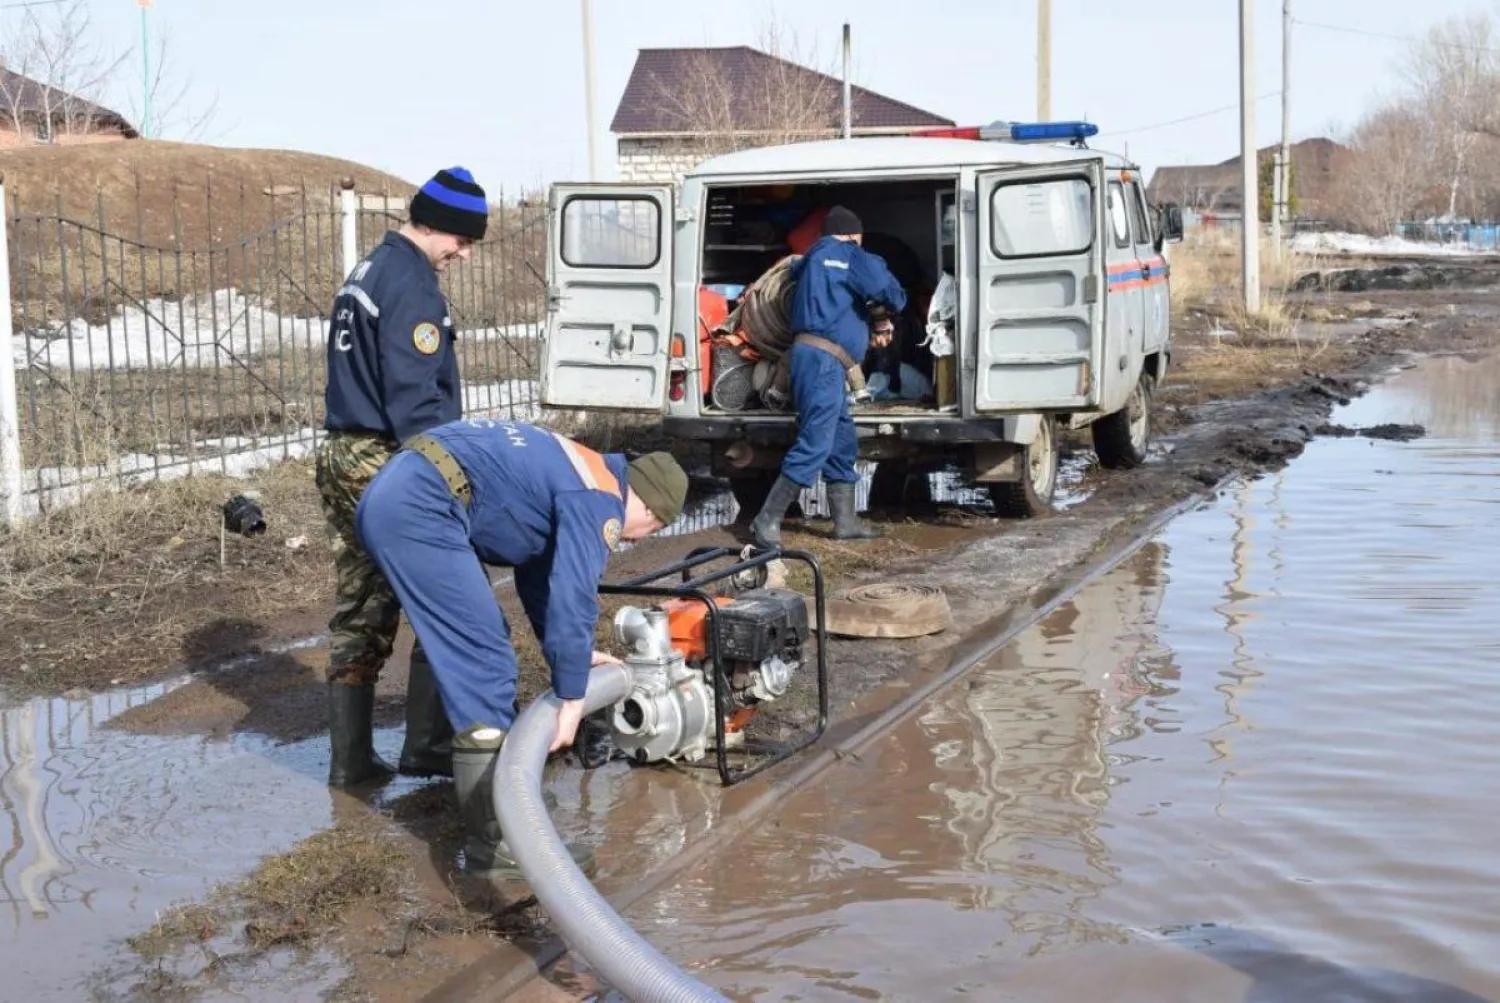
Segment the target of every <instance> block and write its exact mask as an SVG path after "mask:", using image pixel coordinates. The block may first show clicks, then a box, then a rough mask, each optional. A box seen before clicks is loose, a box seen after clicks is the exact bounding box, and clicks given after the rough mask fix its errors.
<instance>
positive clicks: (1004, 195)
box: [990, 178, 1094, 258]
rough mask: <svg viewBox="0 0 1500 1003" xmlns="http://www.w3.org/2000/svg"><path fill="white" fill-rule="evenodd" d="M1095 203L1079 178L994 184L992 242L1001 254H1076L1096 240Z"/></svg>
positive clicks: (1017, 256) (1088, 186)
mask: <svg viewBox="0 0 1500 1003" xmlns="http://www.w3.org/2000/svg"><path fill="white" fill-rule="evenodd" d="M1093 207H1094V193H1093V188H1092V186H1090V185H1089V183H1088V182H1087V181H1085V180H1084V179H1082V178H1058V179H1057V180H1055V181H1017V182H1013V183H1011V184H1002V185H997V186H996V188H995V191H994V194H992V195H991V196H990V224H991V225H990V233H991V236H990V243H991V244H992V246H993V249H994V251H995V253H996V254H998V255H1000V256H1001V257H1002V258H1033V257H1047V256H1051V255H1058V254H1080V253H1082V252H1084V251H1087V250H1088V249H1089V248H1090V247H1091V246H1092V245H1093V243H1094V211H1093Z"/></svg>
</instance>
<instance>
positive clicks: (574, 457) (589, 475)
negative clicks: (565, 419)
mask: <svg viewBox="0 0 1500 1003" xmlns="http://www.w3.org/2000/svg"><path fill="white" fill-rule="evenodd" d="M552 437H553V438H554V439H556V440H557V444H558V445H559V446H561V447H562V450H563V455H564V456H566V457H567V458H568V462H569V463H571V464H573V469H574V470H575V471H576V472H577V474H578V479H579V480H581V481H582V482H583V486H584V487H586V488H588V489H590V490H591V491H603V492H604V493H605V494H611V495H614V496H615V497H616V498H623V497H625V496H624V495H622V494H621V493H620V481H619V479H618V478H617V477H615V475H614V474H613V473H612V472H611V471H610V469H609V464H607V463H605V462H604V457H602V456H600V455H599V454H598V453H596V452H594V451H593V450H592V449H589V448H588V447H587V446H580V445H579V444H578V443H576V442H574V441H573V440H572V439H566V438H564V437H562V436H560V435H558V434H557V433H556V432H553V433H552Z"/></svg>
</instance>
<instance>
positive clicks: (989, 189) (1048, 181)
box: [973, 158, 1104, 412]
mask: <svg viewBox="0 0 1500 1003" xmlns="http://www.w3.org/2000/svg"><path fill="white" fill-rule="evenodd" d="M975 180H976V185H977V192H976V194H977V196H978V198H977V210H978V212H977V215H978V217H979V219H978V229H979V233H978V237H979V240H978V257H979V260H978V265H979V267H978V279H979V283H978V290H977V292H978V295H977V297H976V300H977V309H978V314H979V318H978V319H979V325H978V331H979V339H978V345H977V351H976V353H975V368H974V380H973V387H974V410H975V411H976V412H994V411H1035V410H1044V409H1052V408H1057V409H1078V408H1086V407H1088V406H1090V405H1092V404H1094V403H1095V402H1096V401H1097V400H1098V396H1099V353H1100V350H1101V348H1100V346H1101V343H1102V341H1103V337H1102V335H1103V325H1104V311H1103V305H1104V208H1103V192H1104V162H1103V160H1102V158H1093V159H1087V160H1076V161H1066V162H1062V163H1053V164H1044V165H1043V164H1038V165H1034V166H1027V167H1011V168H1005V169H1001V170H994V171H984V172H981V173H980V174H978V175H977V176H976V179H975Z"/></svg>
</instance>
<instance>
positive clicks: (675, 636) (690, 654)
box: [661, 596, 734, 662]
mask: <svg viewBox="0 0 1500 1003" xmlns="http://www.w3.org/2000/svg"><path fill="white" fill-rule="evenodd" d="M733 601H734V600H732V599H729V598H727V597H725V596H719V597H718V598H716V599H715V600H714V603H715V605H718V606H728V605H729V604H730V603H731V602H733ZM661 608H662V610H664V611H665V612H666V614H667V627H668V629H669V630H670V631H671V633H672V647H674V648H676V649H677V650H678V651H679V652H680V653H681V654H682V657H683V658H686V659H687V660H688V661H690V662H693V661H698V660H700V659H704V658H707V657H708V610H707V608H705V607H704V605H703V604H702V603H701V602H699V601H698V600H696V599H669V600H667V601H666V602H664V603H662V604H661Z"/></svg>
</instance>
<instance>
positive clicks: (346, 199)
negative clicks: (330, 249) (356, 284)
mask: <svg viewBox="0 0 1500 1003" xmlns="http://www.w3.org/2000/svg"><path fill="white" fill-rule="evenodd" d="M339 189H340V191H339V211H340V233H341V235H342V237H343V239H342V240H341V241H340V242H339V246H340V247H341V248H342V251H343V257H342V260H341V261H340V262H339V264H340V265H341V266H343V269H344V278H348V277H349V273H350V272H352V271H354V266H355V265H357V264H359V204H358V202H357V201H356V200H355V197H354V179H353V178H345V179H344V180H343V181H340V182H339Z"/></svg>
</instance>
